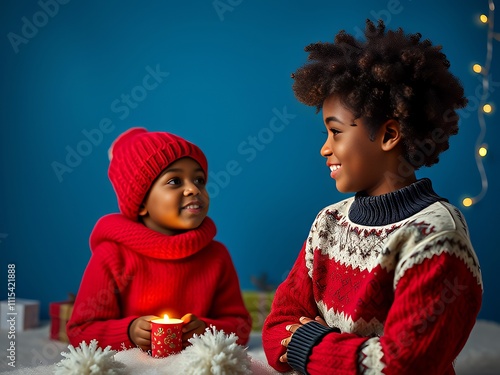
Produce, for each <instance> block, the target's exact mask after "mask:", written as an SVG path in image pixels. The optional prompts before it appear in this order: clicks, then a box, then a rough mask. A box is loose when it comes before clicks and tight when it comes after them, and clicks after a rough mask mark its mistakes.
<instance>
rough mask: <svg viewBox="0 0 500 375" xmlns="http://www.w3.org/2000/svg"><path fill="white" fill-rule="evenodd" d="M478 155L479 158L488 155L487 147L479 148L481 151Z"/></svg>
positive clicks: (478, 151)
mask: <svg viewBox="0 0 500 375" xmlns="http://www.w3.org/2000/svg"><path fill="white" fill-rule="evenodd" d="M477 153H478V154H479V156H481V157H482V158H484V157H485V156H486V155H487V154H488V149H487V148H486V146H481V147H479V150H477Z"/></svg>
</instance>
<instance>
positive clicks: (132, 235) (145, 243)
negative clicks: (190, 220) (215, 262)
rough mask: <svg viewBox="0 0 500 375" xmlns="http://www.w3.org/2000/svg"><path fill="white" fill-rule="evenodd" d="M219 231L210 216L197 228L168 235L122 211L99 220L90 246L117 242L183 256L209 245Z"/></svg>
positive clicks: (145, 250) (159, 254) (167, 255)
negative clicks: (131, 217) (125, 214)
mask: <svg viewBox="0 0 500 375" xmlns="http://www.w3.org/2000/svg"><path fill="white" fill-rule="evenodd" d="M216 232H217V229H216V227H215V224H214V222H213V221H212V220H211V219H210V218H209V217H206V218H205V220H203V222H202V223H201V225H200V226H199V227H198V228H195V229H192V230H189V231H187V232H184V233H180V234H176V235H173V236H167V235H165V234H163V233H159V232H156V231H154V230H151V229H149V228H148V227H146V226H145V225H144V224H142V223H139V222H135V221H132V220H130V219H128V218H127V217H125V216H124V215H122V214H110V215H106V216H103V217H102V218H101V219H99V221H98V222H97V223H96V225H95V227H94V230H93V231H92V234H91V235H90V248H91V250H92V251H94V250H95V249H96V248H97V246H98V245H99V244H101V243H103V242H115V243H117V244H118V245H119V246H125V247H127V248H129V249H130V250H133V251H135V252H137V253H140V254H143V255H146V256H149V257H152V258H158V259H181V258H186V257H188V256H190V255H192V254H195V253H197V252H198V251H200V250H201V249H203V248H204V247H206V246H207V245H208V244H209V243H210V242H211V241H212V240H213V238H214V237H215V234H216Z"/></svg>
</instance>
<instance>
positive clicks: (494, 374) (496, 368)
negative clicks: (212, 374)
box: [0, 320, 500, 375]
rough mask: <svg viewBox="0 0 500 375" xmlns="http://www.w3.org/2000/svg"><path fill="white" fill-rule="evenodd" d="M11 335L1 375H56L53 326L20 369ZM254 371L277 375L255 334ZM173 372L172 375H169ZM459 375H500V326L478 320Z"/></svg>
mask: <svg viewBox="0 0 500 375" xmlns="http://www.w3.org/2000/svg"><path fill="white" fill-rule="evenodd" d="M9 341H10V340H8V338H7V331H1V330H0V349H1V352H3V353H4V354H2V356H1V357H0V374H1V375H53V374H54V369H55V363H56V362H59V361H61V360H62V359H63V357H62V356H61V352H67V351H68V345H67V344H66V343H62V342H59V341H53V340H50V339H49V326H48V325H47V324H44V325H43V326H41V327H40V328H36V329H31V330H27V331H24V332H19V333H18V334H17V336H16V367H15V368H12V367H10V366H8V364H7V362H8V360H7V358H6V355H5V353H6V352H7V350H6V349H7V348H9ZM246 353H247V354H248V357H249V361H250V369H251V371H252V374H254V375H277V374H279V373H278V372H276V371H274V370H273V369H272V368H271V367H270V366H269V365H268V364H267V362H266V358H265V354H264V351H263V349H262V343H261V336H260V334H259V333H252V334H251V337H250V342H249V343H248V346H247V348H246ZM115 360H117V361H120V362H123V363H124V364H125V365H126V366H127V370H128V371H129V374H131V375H133V374H139V375H156V374H173V373H175V372H172V371H170V370H172V369H173V368H174V367H173V366H175V362H176V361H179V360H181V354H177V355H175V356H170V357H167V358H162V359H156V358H152V357H150V356H149V355H147V354H146V353H144V352H141V351H140V350H139V349H130V350H127V351H122V352H118V353H116V354H115ZM169 371H170V372H169ZM455 371H456V373H457V375H499V374H500V324H498V323H496V322H491V321H486V320H478V321H477V322H476V325H475V327H474V329H473V331H472V333H471V335H470V337H469V340H468V341H467V343H466V345H465V347H464V349H463V350H462V353H460V355H459V356H458V358H457V360H456V362H455Z"/></svg>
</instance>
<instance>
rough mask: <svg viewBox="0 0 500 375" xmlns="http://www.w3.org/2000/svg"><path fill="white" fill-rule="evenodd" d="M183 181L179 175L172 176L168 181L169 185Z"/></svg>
mask: <svg viewBox="0 0 500 375" xmlns="http://www.w3.org/2000/svg"><path fill="white" fill-rule="evenodd" d="M180 183H181V179H180V178H178V177H174V178H171V179H170V180H168V181H167V185H179V184H180Z"/></svg>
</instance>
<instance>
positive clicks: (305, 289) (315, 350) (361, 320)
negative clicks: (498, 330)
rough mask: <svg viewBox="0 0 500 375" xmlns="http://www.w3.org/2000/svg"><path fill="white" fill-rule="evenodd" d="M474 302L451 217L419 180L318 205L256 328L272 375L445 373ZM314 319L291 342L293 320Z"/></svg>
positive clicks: (458, 217)
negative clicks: (316, 319)
mask: <svg viewBox="0 0 500 375" xmlns="http://www.w3.org/2000/svg"><path fill="white" fill-rule="evenodd" d="M481 299H482V281H481V273H480V268H479V262H478V259H477V257H476V254H475V253H474V250H473V248H472V245H471V242H470V239H469V233H468V229H467V224H466V223H465V220H464V218H463V216H462V214H461V213H460V211H459V210H458V209H457V208H455V207H454V206H452V205H451V204H449V203H448V202H447V201H446V200H445V199H443V198H440V197H439V196H438V195H437V194H436V193H435V192H434V191H433V189H432V185H431V181H430V180H428V179H422V180H419V181H417V182H416V183H414V184H412V185H410V186H408V187H405V188H403V189H401V190H398V191H396V192H392V193H389V194H386V195H382V196H377V197H370V196H363V195H362V194H359V193H358V194H357V195H356V196H355V197H352V198H348V199H346V200H343V201H341V202H339V203H337V204H334V205H331V206H329V207H326V208H325V209H323V210H322V211H321V212H320V213H319V214H318V216H317V217H316V220H315V221H314V223H313V225H312V227H311V230H310V233H309V236H308V238H307V241H306V242H305V243H304V245H303V247H302V250H301V252H300V254H299V256H298V258H297V260H296V262H295V264H294V266H293V269H292V270H291V272H290V274H289V276H288V277H287V279H286V280H285V281H284V282H283V283H282V284H281V285H280V286H279V288H278V290H277V292H276V296H275V299H274V302H273V305H272V309H271V313H270V315H269V316H268V318H267V320H266V322H265V325H264V329H263V346H264V350H265V353H266V356H267V359H268V361H269V363H270V364H271V366H273V367H274V368H275V369H276V370H278V371H281V372H284V371H290V370H291V368H290V366H291V367H292V368H293V369H295V370H298V371H299V372H302V373H308V374H312V375H314V374H321V375H323V374H405V375H409V374H419V375H420V374H426V375H429V374H440V375H441V374H454V373H455V372H454V370H453V361H454V359H455V358H456V357H457V355H458V354H459V353H460V350H461V349H462V347H463V346H464V345H465V342H466V341H467V338H468V336H469V333H470V331H471V330H472V327H473V326H474V323H475V320H476V316H477V314H478V312H479V309H480V306H481ZM302 316H305V317H310V318H314V317H315V316H321V317H322V318H323V319H324V320H325V321H326V323H327V324H328V326H329V327H328V328H327V327H324V326H322V325H321V324H319V323H316V322H311V323H308V324H305V325H303V326H302V327H301V328H299V329H298V330H297V331H296V332H295V333H294V334H293V336H292V340H291V342H290V344H289V345H288V352H287V356H288V364H287V363H282V362H280V361H279V357H280V356H281V355H283V354H284V353H285V350H286V348H285V347H283V346H282V345H281V343H280V342H281V340H282V339H284V338H286V337H288V336H289V335H290V333H289V332H288V331H287V330H286V329H285V327H286V326H287V325H289V324H297V323H298V320H299V318H300V317H302Z"/></svg>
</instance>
